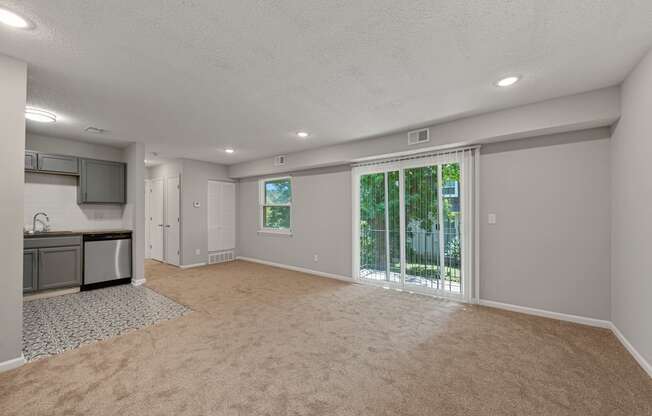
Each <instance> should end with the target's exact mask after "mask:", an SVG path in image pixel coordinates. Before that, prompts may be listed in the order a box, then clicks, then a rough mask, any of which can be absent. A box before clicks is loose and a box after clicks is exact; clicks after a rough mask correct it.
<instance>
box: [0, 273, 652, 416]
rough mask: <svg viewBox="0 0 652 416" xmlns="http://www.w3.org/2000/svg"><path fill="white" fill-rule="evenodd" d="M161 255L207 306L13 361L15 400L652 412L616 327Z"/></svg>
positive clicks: (25, 405)
mask: <svg viewBox="0 0 652 416" xmlns="http://www.w3.org/2000/svg"><path fill="white" fill-rule="evenodd" d="M147 270H148V277H147V278H148V282H147V285H148V286H149V287H150V288H152V289H154V290H156V291H158V292H160V293H162V294H164V295H166V296H168V297H171V298H173V299H175V300H176V301H178V302H180V303H183V304H185V305H187V306H189V307H191V308H192V309H193V310H194V312H192V313H190V314H188V315H186V316H184V317H182V318H179V319H177V320H174V321H168V322H164V323H161V324H159V325H156V326H152V327H148V328H146V329H143V330H139V331H136V332H132V333H129V334H126V335H123V336H119V337H116V338H113V339H110V340H107V341H103V342H99V343H97V344H92V345H87V346H83V347H81V348H79V349H77V350H73V351H69V352H66V353H64V354H62V355H60V356H57V357H53V358H47V359H43V360H40V361H36V362H34V363H31V364H28V365H25V366H23V367H21V368H19V369H17V370H13V371H10V372H7V373H3V374H0V414H2V415H3V416H9V415H21V416H22V415H64V414H65V415H85V416H88V415H119V416H127V415H419V416H424V415H482V416H489V415H501V416H503V415H528V416H530V415H546V416H554V415H582V416H586V415H610V416H615V415H623V416H636V415H641V416H642V415H648V416H649V415H652V381H651V379H650V378H649V377H648V376H647V375H646V374H645V373H644V372H643V370H642V369H640V368H639V367H638V366H637V364H636V363H635V361H634V360H633V359H632V358H631V357H630V355H629V354H628V353H627V352H626V351H625V349H624V348H623V347H622V346H621V345H620V343H619V342H618V341H617V340H616V338H615V337H614V336H613V335H612V334H611V333H610V332H609V331H606V330H601V329H595V328H589V327H585V326H580V325H574V324H568V323H562V322H558V321H553V320H549V319H544V318H537V317H531V316H526V315H521V314H516V313H511V312H504V311H499V310H495V309H490V308H484V307H477V306H468V305H461V304H457V303H453V302H446V301H442V300H436V299H433V298H430V297H426V296H419V295H411V294H408V293H401V292H396V291H389V290H384V289H377V288H372V287H368V286H362V285H350V284H346V283H342V282H338V281H335V280H330V279H326V278H319V277H312V276H309V275H305V274H301V273H296V272H290V271H287V270H281V269H276V268H272V267H267V266H262V265H257V264H252V263H246V262H242V261H237V262H233V263H230V264H223V265H215V266H208V267H203V268H197V269H190V270H185V271H180V270H178V269H175V268H171V267H168V266H163V265H158V264H152V263H148V265H147Z"/></svg>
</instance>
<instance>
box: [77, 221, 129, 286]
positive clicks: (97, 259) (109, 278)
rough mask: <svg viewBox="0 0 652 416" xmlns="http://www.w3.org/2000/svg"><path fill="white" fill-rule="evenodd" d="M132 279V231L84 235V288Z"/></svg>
mask: <svg viewBox="0 0 652 416" xmlns="http://www.w3.org/2000/svg"><path fill="white" fill-rule="evenodd" d="M130 281H131V233H124V232H121V233H96V234H85V235H84V283H83V285H82V290H88V289H95V288H98V287H104V286H111V285H114V284H123V283H129V282H130Z"/></svg>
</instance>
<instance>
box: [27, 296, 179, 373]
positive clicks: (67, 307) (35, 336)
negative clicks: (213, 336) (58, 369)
mask: <svg viewBox="0 0 652 416" xmlns="http://www.w3.org/2000/svg"><path fill="white" fill-rule="evenodd" d="M188 312H190V309H189V308H187V307H185V306H183V305H180V304H178V303H176V302H174V301H172V300H171V299H168V298H166V297H165V296H162V295H159V294H158V293H156V292H154V291H153V290H151V289H148V288H146V287H143V286H138V287H135V286H132V285H121V286H113V287H108V288H105V289H97V290H92V291H88V292H79V293H73V294H70V295H63V296H58V297H53V298H48V299H36V300H31V301H27V302H25V303H24V304H23V354H24V355H25V359H26V360H27V361H33V360H36V359H38V358H41V357H46V356H49V355H54V354H60V353H62V352H64V351H67V350H70V349H73V348H77V347H79V346H80V345H82V344H87V343H92V342H96V341H100V340H103V339H106V338H110V337H113V336H116V335H119V334H122V333H124V332H126V331H128V330H133V329H139V328H143V327H145V326H148V325H152V324H155V323H157V322H160V321H164V320H169V319H175V318H178V317H180V316H183V315H185V314H186V313H188Z"/></svg>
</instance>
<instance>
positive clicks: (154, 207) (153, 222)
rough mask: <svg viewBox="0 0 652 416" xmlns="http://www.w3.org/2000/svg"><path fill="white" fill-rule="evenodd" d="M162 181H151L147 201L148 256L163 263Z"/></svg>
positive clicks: (161, 179)
mask: <svg viewBox="0 0 652 416" xmlns="http://www.w3.org/2000/svg"><path fill="white" fill-rule="evenodd" d="M164 190H165V187H164V180H163V178H160V179H152V181H151V188H150V194H149V196H150V199H149V217H150V220H149V244H150V248H149V249H150V256H151V258H152V259H154V260H158V261H163V225H164V224H163V201H164V199H163V194H164Z"/></svg>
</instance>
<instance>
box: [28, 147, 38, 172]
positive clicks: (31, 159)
mask: <svg viewBox="0 0 652 416" xmlns="http://www.w3.org/2000/svg"><path fill="white" fill-rule="evenodd" d="M36 169H38V153H36V152H32V151H31V150H25V170H36Z"/></svg>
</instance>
